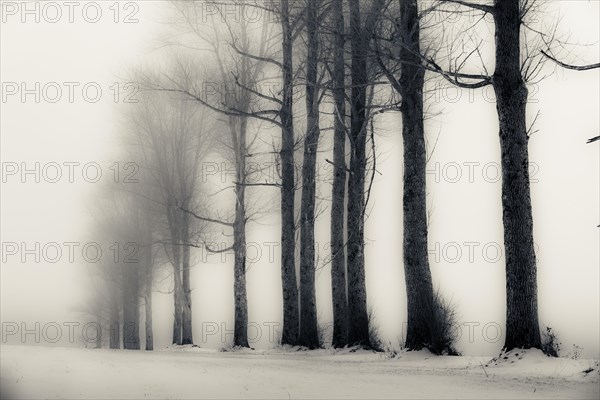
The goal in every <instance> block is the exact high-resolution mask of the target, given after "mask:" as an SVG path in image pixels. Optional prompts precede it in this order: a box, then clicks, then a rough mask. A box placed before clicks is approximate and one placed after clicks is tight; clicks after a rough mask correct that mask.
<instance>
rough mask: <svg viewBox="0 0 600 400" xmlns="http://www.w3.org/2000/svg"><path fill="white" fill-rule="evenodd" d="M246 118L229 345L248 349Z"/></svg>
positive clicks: (242, 126) (240, 147) (242, 131)
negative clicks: (233, 304) (232, 330)
mask: <svg viewBox="0 0 600 400" xmlns="http://www.w3.org/2000/svg"><path fill="white" fill-rule="evenodd" d="M247 123H248V122H247V118H246V117H241V118H240V134H239V137H238V143H237V152H236V157H237V162H236V178H237V179H236V186H235V194H236V203H235V221H234V225H233V241H234V243H233V250H234V254H235V261H234V267H233V268H234V286H233V293H234V301H235V317H234V318H235V321H234V334H233V345H234V346H240V347H250V345H249V344H248V300H247V296H246V209H245V206H246V203H245V198H246V129H247Z"/></svg>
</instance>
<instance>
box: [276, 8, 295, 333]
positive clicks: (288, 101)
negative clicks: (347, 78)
mask: <svg viewBox="0 0 600 400" xmlns="http://www.w3.org/2000/svg"><path fill="white" fill-rule="evenodd" d="M289 18H290V16H289V4H288V0H281V25H282V30H283V60H282V66H283V71H282V75H283V96H282V105H281V111H280V118H281V124H282V129H281V136H282V137H281V139H282V140H281V151H280V158H281V281H282V291H283V329H282V337H281V344H283V345H285V344H289V345H296V344H297V343H298V332H299V312H298V286H297V281H296V261H295V254H294V253H295V248H296V244H295V231H296V229H295V221H294V180H295V178H294V120H293V109H292V105H293V75H292V74H293V71H292V68H293V66H292V61H293V60H292V54H293V53H292V32H291V28H290V20H289Z"/></svg>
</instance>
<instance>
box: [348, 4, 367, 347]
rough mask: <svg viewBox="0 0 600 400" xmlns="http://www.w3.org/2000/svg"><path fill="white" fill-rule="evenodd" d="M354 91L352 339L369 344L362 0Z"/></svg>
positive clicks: (355, 32) (355, 34) (353, 10)
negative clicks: (366, 283)
mask: <svg viewBox="0 0 600 400" xmlns="http://www.w3.org/2000/svg"><path fill="white" fill-rule="evenodd" d="M349 3H350V21H351V26H350V38H351V45H352V67H351V72H352V73H351V75H352V94H351V107H352V108H351V125H350V150H351V154H350V176H349V179H348V227H347V229H348V314H349V327H348V329H349V330H348V341H349V344H350V345H360V346H364V347H369V346H370V344H369V318H368V315H367V293H366V286H365V255H364V208H365V192H364V191H365V172H366V162H367V160H366V148H365V147H366V137H367V135H366V133H367V129H366V125H367V124H366V101H367V85H368V84H369V82H368V76H367V51H368V43H369V38H370V36H368V35H366V34H365V31H364V30H363V26H362V21H361V15H360V6H359V1H358V0H350V1H349Z"/></svg>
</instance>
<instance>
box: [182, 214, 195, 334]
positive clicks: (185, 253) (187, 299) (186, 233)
mask: <svg viewBox="0 0 600 400" xmlns="http://www.w3.org/2000/svg"><path fill="white" fill-rule="evenodd" d="M188 206H189V205H188V204H187V203H185V204H184V207H183V208H184V209H185V210H187V209H188ZM180 229H181V243H182V249H181V253H182V254H181V255H182V259H181V269H182V287H181V289H182V292H183V296H182V297H183V299H182V303H183V304H182V306H181V307H182V308H181V310H182V316H181V319H182V321H181V344H193V343H194V338H193V334H192V290H191V287H190V267H191V265H190V247H189V246H188V243H190V215H189V214H188V213H185V212H183V211H182V212H181V227H180Z"/></svg>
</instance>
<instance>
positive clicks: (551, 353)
mask: <svg viewBox="0 0 600 400" xmlns="http://www.w3.org/2000/svg"><path fill="white" fill-rule="evenodd" d="M561 344H562V343H561V342H560V341H559V340H558V334H557V333H556V331H554V330H553V329H552V328H550V327H549V326H547V327H546V329H545V330H544V331H543V332H542V352H544V354H545V355H547V356H548V357H558V354H559V353H560V346H561Z"/></svg>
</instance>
